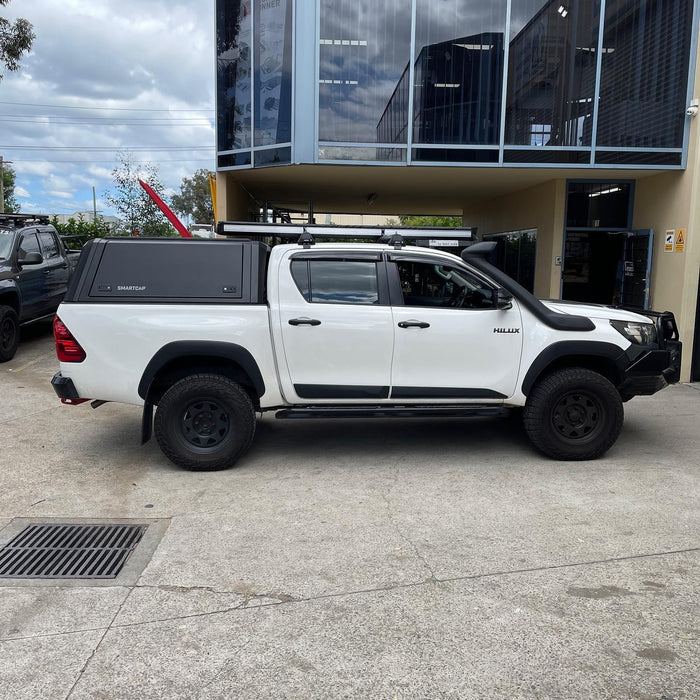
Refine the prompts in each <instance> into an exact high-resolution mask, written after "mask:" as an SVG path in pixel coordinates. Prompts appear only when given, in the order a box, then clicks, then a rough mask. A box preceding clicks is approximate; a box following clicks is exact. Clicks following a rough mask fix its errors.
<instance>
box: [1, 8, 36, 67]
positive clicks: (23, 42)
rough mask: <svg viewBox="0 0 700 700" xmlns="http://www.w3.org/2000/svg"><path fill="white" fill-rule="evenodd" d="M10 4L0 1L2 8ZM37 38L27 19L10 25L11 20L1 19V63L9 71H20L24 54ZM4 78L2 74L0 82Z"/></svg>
mask: <svg viewBox="0 0 700 700" xmlns="http://www.w3.org/2000/svg"><path fill="white" fill-rule="evenodd" d="M9 2H10V0H0V7H6V6H7V5H8V3H9ZM35 36H36V35H35V34H34V28H33V27H32V25H31V22H29V21H27V20H26V19H22V18H20V19H18V20H16V21H15V23H14V24H10V21H9V20H7V19H5V18H4V17H0V63H3V64H4V65H5V67H6V68H7V70H9V71H16V70H18V69H19V62H20V59H21V58H22V54H23V53H25V52H26V51H29V49H31V48H32V43H33V41H34V38H35ZM2 78H3V74H2V73H0V80H2Z"/></svg>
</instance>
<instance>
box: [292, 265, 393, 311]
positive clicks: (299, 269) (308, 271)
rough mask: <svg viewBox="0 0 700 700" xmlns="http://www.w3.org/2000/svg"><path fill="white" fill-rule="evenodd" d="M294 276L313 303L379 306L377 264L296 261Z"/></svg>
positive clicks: (304, 294)
mask: <svg viewBox="0 0 700 700" xmlns="http://www.w3.org/2000/svg"><path fill="white" fill-rule="evenodd" d="M291 271H292V277H293V278H294V282H295V283H296V285H297V288H298V289H299V292H300V293H301V295H302V296H303V297H304V299H306V301H309V302H311V303H322V304H379V284H378V281H377V263H376V262H374V261H369V260H293V261H292V266H291Z"/></svg>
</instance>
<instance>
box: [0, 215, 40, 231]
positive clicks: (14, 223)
mask: <svg viewBox="0 0 700 700" xmlns="http://www.w3.org/2000/svg"><path fill="white" fill-rule="evenodd" d="M48 223H49V215H48V214H0V224H2V225H4V226H8V225H9V226H10V227H11V228H19V227H21V226H29V225H30V224H48Z"/></svg>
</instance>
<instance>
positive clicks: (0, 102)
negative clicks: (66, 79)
mask: <svg viewBox="0 0 700 700" xmlns="http://www.w3.org/2000/svg"><path fill="white" fill-rule="evenodd" d="M0 105H19V106H21V107H51V108H57V109H90V110H104V111H107V112H214V111H215V110H214V109H213V108H211V109H194V108H193V109H147V108H145V107H77V106H76V107H74V106H71V105H49V104H40V103H37V102H6V101H4V100H0Z"/></svg>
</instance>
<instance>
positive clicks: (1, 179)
mask: <svg viewBox="0 0 700 700" xmlns="http://www.w3.org/2000/svg"><path fill="white" fill-rule="evenodd" d="M4 213H5V170H4V168H3V161H2V156H0V214H4Z"/></svg>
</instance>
